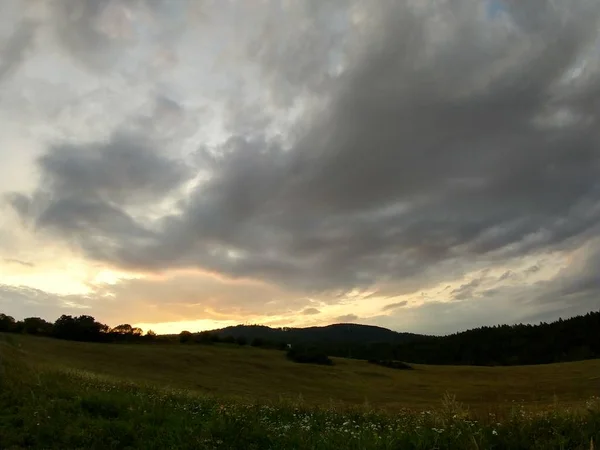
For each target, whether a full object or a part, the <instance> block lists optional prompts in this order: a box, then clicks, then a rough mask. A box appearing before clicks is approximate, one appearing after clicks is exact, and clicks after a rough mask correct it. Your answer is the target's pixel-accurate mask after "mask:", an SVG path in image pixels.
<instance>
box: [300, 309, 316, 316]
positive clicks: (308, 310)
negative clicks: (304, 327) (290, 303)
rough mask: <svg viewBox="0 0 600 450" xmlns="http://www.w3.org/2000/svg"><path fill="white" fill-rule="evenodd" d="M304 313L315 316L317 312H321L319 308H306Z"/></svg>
mask: <svg viewBox="0 0 600 450" xmlns="http://www.w3.org/2000/svg"><path fill="white" fill-rule="evenodd" d="M302 314H303V315H305V316H314V315H315V314H321V311H319V310H318V309H317V308H306V309H304V310H303V311H302Z"/></svg>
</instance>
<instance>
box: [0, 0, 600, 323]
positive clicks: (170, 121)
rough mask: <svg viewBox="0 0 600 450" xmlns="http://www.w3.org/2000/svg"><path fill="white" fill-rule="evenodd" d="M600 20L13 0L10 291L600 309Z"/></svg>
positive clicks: (387, 311)
mask: <svg viewBox="0 0 600 450" xmlns="http://www.w3.org/2000/svg"><path fill="white" fill-rule="evenodd" d="M599 30H600V3H599V2H597V0H571V1H569V2H559V1H552V0H528V1H527V2H523V1H517V0H418V1H417V0H403V1H398V0H378V1H376V2H372V1H369V2H367V1H366V0H365V1H359V0H343V1H342V0H318V1H317V0H305V1H301V2H300V1H298V2H295V1H289V0H253V1H241V0H238V1H235V0H221V1H216V0H214V1H213V0H28V1H27V2H24V1H22V0H3V1H2V2H0V312H3V313H6V314H10V315H13V316H14V317H16V318H23V317H28V316H39V317H43V318H45V319H47V320H52V321H53V320H55V319H56V318H57V317H59V316H60V315H62V314H71V315H80V314H90V315H93V316H94V317H96V318H97V319H99V320H101V321H102V322H104V323H108V324H109V325H112V326H115V325H117V324H120V323H131V324H134V325H137V326H140V327H142V328H144V329H145V330H147V329H153V330H154V331H157V332H159V333H176V332H179V331H181V330H183V329H188V330H191V331H197V330H204V329H212V328H218V327H222V326H227V325H232V324H238V323H253V324H257V323H259V324H265V325H270V326H312V325H326V324H330V323H336V322H354V323H364V324H373V325H379V326H384V327H388V328H391V329H394V330H398V331H407V332H418V333H428V334H445V333H452V332H456V331H460V330H464V329H468V328H472V327H477V326H482V325H495V324H500V323H509V324H512V323H519V322H523V323H538V322H540V321H551V320H555V319H557V318H559V317H563V318H566V317H570V316H573V315H578V314H582V313H586V312H588V311H592V310H598V309H599V308H600V295H599V294H600V126H598V124H597V122H598V118H599V113H600V109H599V108H600V88H599V86H600V70H599V69H600V65H599V56H600V45H599V43H600V39H599V37H600V36H599V33H600V32H599Z"/></svg>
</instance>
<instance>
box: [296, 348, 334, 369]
mask: <svg viewBox="0 0 600 450" xmlns="http://www.w3.org/2000/svg"><path fill="white" fill-rule="evenodd" d="M286 356H287V358H288V359H290V360H292V361H294V362H297V363H303V364H322V365H326V366H331V365H333V361H332V360H331V359H330V358H329V357H328V356H327V355H326V354H325V353H323V352H320V351H319V350H316V349H302V348H296V347H294V348H290V349H289V350H288V351H287V353H286Z"/></svg>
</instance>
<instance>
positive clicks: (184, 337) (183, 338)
mask: <svg viewBox="0 0 600 450" xmlns="http://www.w3.org/2000/svg"><path fill="white" fill-rule="evenodd" d="M193 339H194V335H193V334H192V333H190V332H189V331H182V332H181V333H179V342H181V343H182V344H184V343H186V342H192V341H193Z"/></svg>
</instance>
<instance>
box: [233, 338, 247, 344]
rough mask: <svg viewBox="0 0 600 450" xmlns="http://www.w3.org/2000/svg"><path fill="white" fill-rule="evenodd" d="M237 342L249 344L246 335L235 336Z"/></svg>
mask: <svg viewBox="0 0 600 450" xmlns="http://www.w3.org/2000/svg"><path fill="white" fill-rule="evenodd" d="M235 342H236V343H237V344H238V345H240V346H241V345H247V344H248V340H247V339H246V338H245V337H244V336H238V337H237V338H235Z"/></svg>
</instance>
